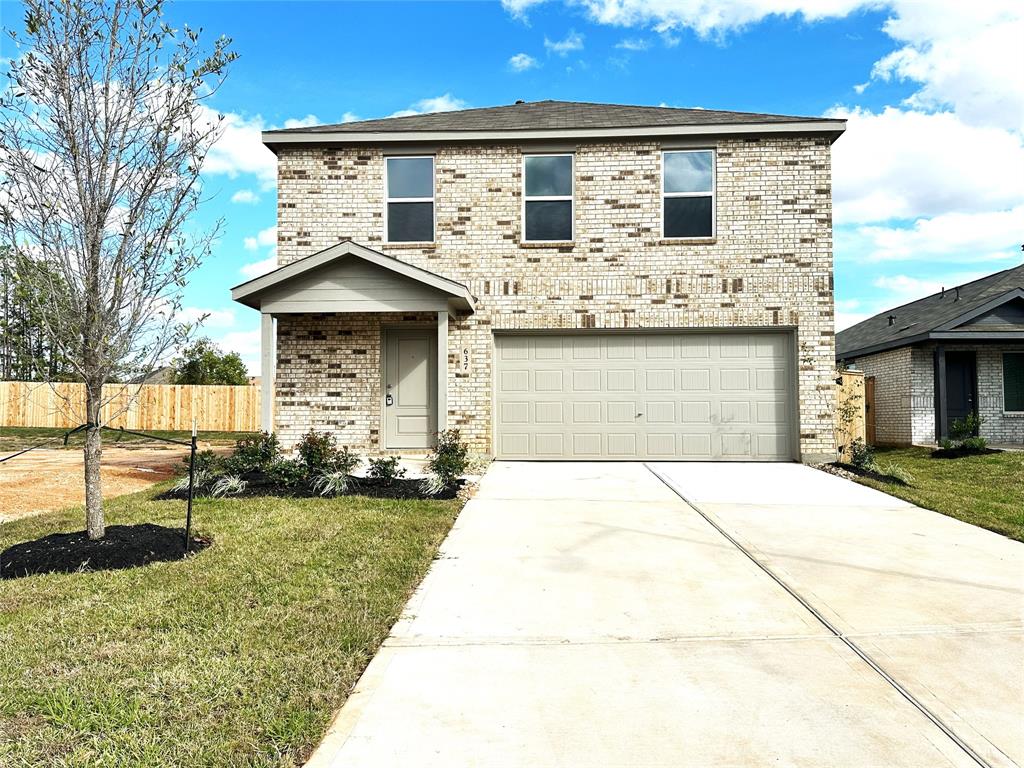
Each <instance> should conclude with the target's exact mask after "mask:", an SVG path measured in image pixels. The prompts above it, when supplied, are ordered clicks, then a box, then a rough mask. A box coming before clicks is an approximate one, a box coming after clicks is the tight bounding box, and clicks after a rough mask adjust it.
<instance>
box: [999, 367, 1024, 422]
mask: <svg viewBox="0 0 1024 768" xmlns="http://www.w3.org/2000/svg"><path fill="white" fill-rule="evenodd" d="M1003 410H1004V411H1010V412H1014V411H1016V412H1024V352H1004V353H1003Z"/></svg>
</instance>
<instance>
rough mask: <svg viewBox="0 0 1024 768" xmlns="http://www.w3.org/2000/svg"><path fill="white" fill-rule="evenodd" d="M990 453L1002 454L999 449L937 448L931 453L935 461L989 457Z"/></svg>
mask: <svg viewBox="0 0 1024 768" xmlns="http://www.w3.org/2000/svg"><path fill="white" fill-rule="evenodd" d="M990 453H1002V451H1001V450H999V449H998V448H981V449H980V450H979V449H978V448H936V449H935V450H934V451H932V453H931V457H932V458H933V459H962V458H964V457H965V456H987V455H988V454H990Z"/></svg>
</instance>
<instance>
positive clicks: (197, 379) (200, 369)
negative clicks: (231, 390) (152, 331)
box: [173, 338, 249, 386]
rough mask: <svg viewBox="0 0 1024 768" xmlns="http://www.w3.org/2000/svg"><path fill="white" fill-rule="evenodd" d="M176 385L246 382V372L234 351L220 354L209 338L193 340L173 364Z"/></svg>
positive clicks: (247, 381)
mask: <svg viewBox="0 0 1024 768" xmlns="http://www.w3.org/2000/svg"><path fill="white" fill-rule="evenodd" d="M173 366H174V383H175V384H232V385H235V386H241V385H245V384H248V383H249V371H248V369H247V368H246V367H245V363H243V362H242V357H241V355H239V354H238V353H237V352H227V353H224V352H221V350H220V347H218V346H217V345H216V344H214V343H213V342H212V341H210V340H209V339H206V338H203V339H196V340H195V341H194V342H192V343H191V344H189V345H188V346H187V347H185V348H184V349H182V350H181V355H180V356H179V357H176V358H175V359H174V361H173Z"/></svg>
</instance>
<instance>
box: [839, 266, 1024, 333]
mask: <svg viewBox="0 0 1024 768" xmlns="http://www.w3.org/2000/svg"><path fill="white" fill-rule="evenodd" d="M1018 267H1024V264H1020V265H1018V266H1016V267H1007V268H1006V269H1001V270H999V271H998V272H992V273H991V274H988V275H982V276H981V277H976V278H974V279H973V280H968V281H967V282H966V283H955V284H953V285H951V286H949V288H945V287H943V288H942V289H941V290H938V291H934V292H933V293H928V294H925V295H924V296H922V297H921V298H919V299H911V300H910V301H905V302H903V303H902V304H897V305H896V306H895V307H891V308H889V309H883V310H882V311H881V312H876V313H875V314H873V315H872V316H871V317H867V318H865V319H863V320H861V321H860V322H861V323H866V322H867V321H868V320H870V319H871V318H872V317H878V316H879V315H882V314H885V313H886V312H895V311H896V310H897V309H902V308H903V307H909V306H910V305H911V304H917V303H918V302H919V301H925V300H926V299H930V298H932V297H933V296H939V297H941V296H942V294H944V293H945V292H946V291H952V290H955V289H957V288H963V287H964V286H967V285H973V284H974V283H980V282H981V281H982V280H991V279H992V278H994V277H996V276H998V275H1001V274H1003V273H1005V272H1012V271H1013V270H1015V269H1017V268H1018ZM857 325H860V323H857ZM850 327H851V328H855V327H856V326H853V325H851V326H850ZM844 330H845V329H844Z"/></svg>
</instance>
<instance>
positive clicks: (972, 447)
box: [960, 437, 988, 453]
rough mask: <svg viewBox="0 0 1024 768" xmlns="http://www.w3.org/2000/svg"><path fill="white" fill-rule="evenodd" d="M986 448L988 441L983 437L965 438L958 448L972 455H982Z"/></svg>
mask: <svg viewBox="0 0 1024 768" xmlns="http://www.w3.org/2000/svg"><path fill="white" fill-rule="evenodd" d="M987 446H988V440H986V439H985V438H984V437H967V438H964V439H963V440H961V441H960V448H961V449H963V450H965V451H970V452H972V453H983V452H984V450H985V448H986V447H987Z"/></svg>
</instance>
